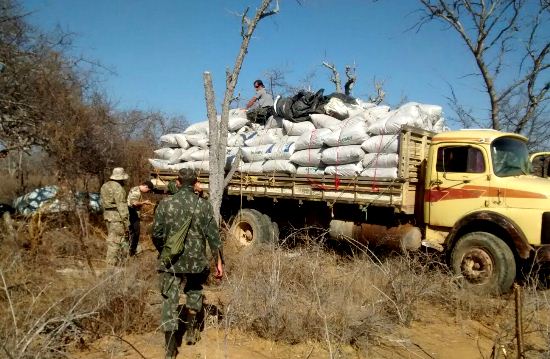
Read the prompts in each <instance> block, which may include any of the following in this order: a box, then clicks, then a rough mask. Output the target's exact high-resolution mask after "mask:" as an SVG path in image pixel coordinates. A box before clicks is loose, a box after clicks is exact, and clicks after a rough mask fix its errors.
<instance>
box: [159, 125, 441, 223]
mask: <svg viewBox="0 0 550 359" xmlns="http://www.w3.org/2000/svg"><path fill="white" fill-rule="evenodd" d="M432 135H433V134H432V133H430V132H427V131H422V130H418V129H414V128H408V127H404V128H403V129H402V131H401V133H400V134H399V151H398V154H399V168H398V177H399V178H398V179H396V180H383V179H381V180H376V179H367V178H364V177H359V176H356V177H340V176H334V175H288V174H282V173H272V174H267V173H240V172H236V173H235V175H234V176H233V179H232V180H231V181H230V182H229V185H228V186H227V189H226V190H227V194H229V195H238V196H248V197H267V198H273V199H274V200H276V199H299V200H307V201H324V202H327V204H328V205H332V204H334V203H351V204H357V205H367V206H369V205H375V206H391V207H395V208H396V209H397V210H398V211H399V212H403V213H406V214H413V213H414V208H415V197H416V196H415V192H416V188H417V186H421V185H422V183H423V181H422V178H420V174H421V171H420V168H421V166H422V164H423V162H424V161H425V160H426V158H427V154H428V147H429V144H430V142H431V137H432ZM388 136H389V135H388ZM176 176H177V172H176V171H170V170H168V171H153V172H152V177H153V178H154V181H153V183H155V186H156V187H157V188H159V189H163V188H165V187H166V186H167V184H168V181H170V180H173V179H175V178H176ZM199 181H200V182H201V187H202V188H203V189H204V190H205V191H208V173H201V174H199Z"/></svg>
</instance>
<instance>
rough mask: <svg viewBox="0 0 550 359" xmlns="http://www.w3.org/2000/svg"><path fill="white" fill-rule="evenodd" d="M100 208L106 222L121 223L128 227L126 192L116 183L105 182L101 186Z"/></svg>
mask: <svg viewBox="0 0 550 359" xmlns="http://www.w3.org/2000/svg"><path fill="white" fill-rule="evenodd" d="M100 195H101V207H103V218H104V219H105V220H106V221H107V222H122V223H124V225H125V226H129V225H130V219H129V214H128V204H127V203H126V191H125V190H124V188H123V187H122V186H121V185H120V183H118V182H117V181H107V182H105V183H104V184H103V186H101V190H100Z"/></svg>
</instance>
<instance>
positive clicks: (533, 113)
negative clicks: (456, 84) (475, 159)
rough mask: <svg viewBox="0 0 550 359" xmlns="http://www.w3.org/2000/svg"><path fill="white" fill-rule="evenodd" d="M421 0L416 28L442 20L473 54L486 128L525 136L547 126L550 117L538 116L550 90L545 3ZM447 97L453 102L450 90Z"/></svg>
mask: <svg viewBox="0 0 550 359" xmlns="http://www.w3.org/2000/svg"><path fill="white" fill-rule="evenodd" d="M419 1H420V4H421V5H422V8H421V10H420V11H421V13H422V15H421V19H420V21H419V22H418V23H417V28H418V29H419V30H420V28H421V27H422V26H423V25H425V24H426V23H428V22H431V21H434V20H437V21H440V22H443V23H444V24H446V25H448V26H449V28H450V29H452V30H453V31H454V32H456V33H457V34H458V35H459V36H460V38H461V39H462V41H463V42H464V43H465V44H466V47H467V49H468V50H469V52H470V53H471V55H472V56H473V57H474V59H475V63H476V67H477V69H476V73H477V75H479V76H480V77H481V79H482V81H483V86H484V90H485V92H486V93H487V95H488V98H489V103H490V121H489V123H487V125H486V126H484V127H491V128H493V129H497V130H506V131H512V132H516V133H522V134H526V135H529V134H531V135H534V133H533V131H534V130H535V129H537V128H541V127H544V128H548V119H547V118H544V116H541V114H542V113H543V112H544V111H545V109H546V106H547V104H548V100H549V97H548V90H549V88H550V81H548V76H545V75H547V71H548V68H549V66H550V64H549V63H548V60H547V55H548V52H549V51H550V42H549V41H548V37H547V36H546V34H545V29H547V28H548V26H549V23H548V22H549V17H550V4H549V2H548V1H528V0H487V1H471V0H419ZM513 72H515V73H513ZM510 74H513V76H512V79H510ZM451 98H452V99H454V100H456V96H455V95H454V94H453V95H452V96H451ZM451 103H453V101H451ZM454 105H455V106H454V107H455V109H456V110H457V115H458V116H459V118H460V119H461V120H462V121H463V122H464V123H468V122H472V120H473V119H472V117H471V116H470V115H469V111H467V110H464V108H462V106H460V105H459V103H458V101H454ZM541 121H544V124H542V123H541ZM537 136H541V134H537Z"/></svg>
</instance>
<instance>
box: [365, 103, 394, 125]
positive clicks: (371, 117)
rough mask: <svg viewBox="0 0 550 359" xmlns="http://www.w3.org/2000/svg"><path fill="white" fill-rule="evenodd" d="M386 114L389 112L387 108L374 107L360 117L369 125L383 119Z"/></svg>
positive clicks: (382, 106) (383, 106)
mask: <svg viewBox="0 0 550 359" xmlns="http://www.w3.org/2000/svg"><path fill="white" fill-rule="evenodd" d="M388 112H390V107H389V106H385V105H381V106H374V107H370V108H368V109H366V110H365V111H364V112H363V115H362V116H363V117H364V118H365V122H367V124H368V125H371V124H373V123H374V122H376V121H378V120H380V119H381V118H385V117H386V116H387V115H388Z"/></svg>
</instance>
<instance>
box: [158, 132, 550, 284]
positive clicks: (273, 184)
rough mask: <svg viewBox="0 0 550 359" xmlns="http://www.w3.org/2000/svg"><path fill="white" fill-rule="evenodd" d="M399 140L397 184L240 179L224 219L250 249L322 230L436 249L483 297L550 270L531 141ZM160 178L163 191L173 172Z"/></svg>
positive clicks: (546, 190)
mask: <svg viewBox="0 0 550 359" xmlns="http://www.w3.org/2000/svg"><path fill="white" fill-rule="evenodd" d="M397 136H398V140H399V150H398V154H399V166H398V178H397V179H395V180H381V179H380V180H378V179H376V178H362V177H353V178H352V177H337V176H333V175H332V176H328V175H308V176H299V175H286V174H278V173H272V174H266V173H239V172H237V173H236V175H235V176H234V177H233V179H232V180H231V182H230V183H229V185H228V187H227V188H226V192H225V197H224V200H223V205H222V216H224V218H225V219H227V220H228V221H229V222H230V223H231V229H230V230H231V232H232V233H233V235H234V236H235V237H236V238H237V239H238V240H239V241H240V242H241V243H243V244H245V245H246V244H252V243H255V242H267V241H271V240H272V239H273V237H274V236H275V237H277V235H278V233H279V232H278V229H279V228H281V227H287V228H300V227H308V226H315V227H317V228H319V227H320V228H324V229H326V231H327V232H328V233H329V234H330V236H331V237H332V238H347V239H350V240H354V241H358V242H361V243H364V244H367V245H369V246H379V245H389V246H394V247H400V248H402V249H418V248H420V246H421V245H424V246H427V247H431V248H435V249H437V250H439V251H444V252H445V253H446V254H447V258H448V261H449V265H450V267H451V268H452V270H453V271H454V273H456V275H457V276H459V277H460V279H461V282H462V283H463V285H464V286H465V287H468V288H470V289H472V290H474V291H476V292H479V293H503V292H506V291H508V290H509V289H510V287H511V286H512V284H513V282H514V280H515V278H516V276H517V275H518V274H521V271H522V268H524V267H525V265H526V264H527V263H533V261H536V262H547V261H550V181H548V180H547V179H544V178H540V177H536V176H534V175H532V174H530V173H529V169H530V165H529V154H528V150H527V146H526V141H527V139H526V138H525V137H523V136H521V135H518V134H512V133H503V132H498V131H494V130H482V129H481V130H459V131H451V132H444V133H440V134H433V133H431V132H427V131H424V130H419V129H415V128H411V127H403V128H402V129H401V131H400V133H399V134H398V135H397ZM152 176H153V181H154V183H155V184H156V185H157V186H158V187H159V188H163V187H164V186H166V184H167V182H168V181H169V180H170V179H173V178H174V177H175V173H174V172H169V171H168V172H166V171H165V172H158V171H157V172H153V174H152ZM200 178H201V186H202V187H203V189H204V190H205V191H206V192H207V191H208V177H207V174H204V175H201V176H200Z"/></svg>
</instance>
